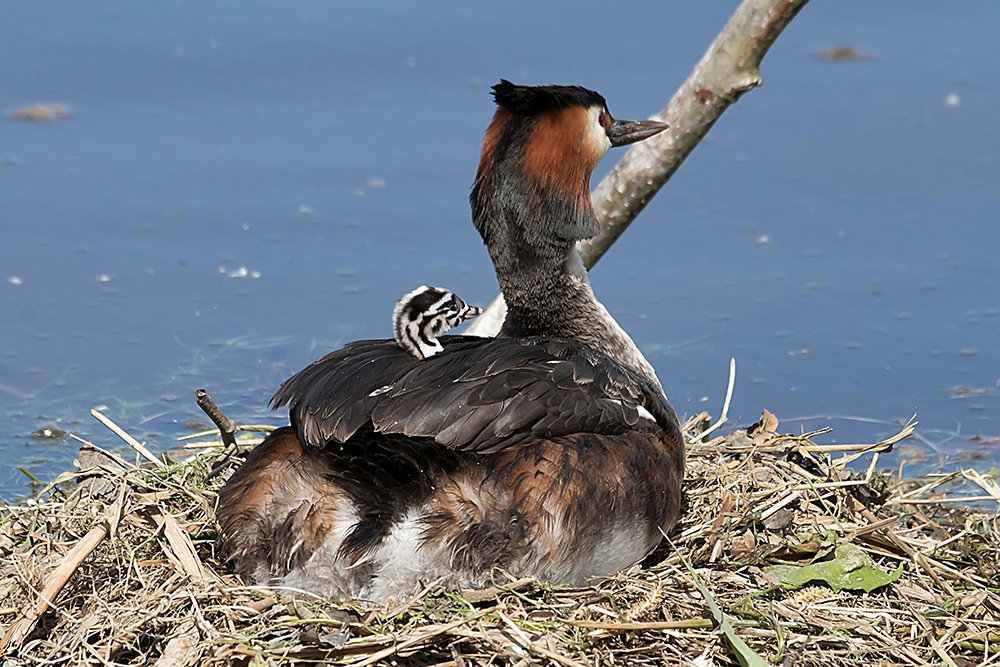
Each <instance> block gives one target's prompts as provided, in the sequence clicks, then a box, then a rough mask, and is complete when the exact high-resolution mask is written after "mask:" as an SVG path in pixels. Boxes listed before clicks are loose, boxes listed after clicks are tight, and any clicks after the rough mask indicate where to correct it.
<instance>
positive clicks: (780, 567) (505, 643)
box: [0, 411, 1000, 667]
mask: <svg viewBox="0 0 1000 667" xmlns="http://www.w3.org/2000/svg"><path fill="white" fill-rule="evenodd" d="M723 414H725V413H723ZM95 416H97V415H95ZM100 417H103V415H100ZM100 417H99V418H100ZM104 420H106V417H104V418H103V419H102V421H104ZM708 421H709V419H708V415H707V414H704V413H703V414H701V415H696V416H694V417H692V418H691V419H689V420H688V421H687V422H686V423H685V425H684V430H685V434H686V437H687V438H688V464H687V473H686V477H685V483H684V488H685V493H686V508H685V511H684V515H683V518H682V521H681V524H680V525H679V526H678V527H677V529H675V530H674V531H673V532H672V533H671V534H670V536H669V538H668V539H667V540H664V542H663V544H662V545H661V547H659V548H658V549H657V550H656V551H655V552H654V553H653V554H651V555H650V556H649V557H647V558H646V559H645V560H644V561H643V563H641V564H639V565H636V566H634V567H632V568H630V569H628V570H627V571H625V572H621V573H620V574H618V575H617V576H614V577H612V578H610V579H608V580H605V581H603V582H600V583H596V584H595V585H594V586H592V587H589V588H565V587H554V586H550V585H547V584H544V583H539V582H537V581H534V580H532V579H517V578H516V577H513V576H508V575H506V574H505V573H502V572H497V573H496V576H495V584H494V587H493V588H489V589H485V590H461V589H460V588H459V587H458V586H457V585H456V583H455V582H453V581H444V580H441V581H433V582H426V587H425V589H424V590H423V591H421V592H420V593H419V594H417V595H415V596H414V597H412V598H410V599H401V600H390V602H389V604H388V605H386V607H385V608H382V609H375V610H372V609H366V608H364V607H363V606H361V605H358V604H354V603H351V602H337V601H331V600H322V599H316V598H314V597H312V596H310V595H308V594H305V593H300V594H296V595H290V594H288V591H272V590H267V589H263V588H260V587H249V586H247V585H245V584H244V582H242V581H241V580H240V579H239V578H238V577H236V576H235V575H233V574H232V573H231V572H230V571H229V569H228V567H227V565H226V563H225V562H224V560H223V559H222V557H221V556H220V554H219V553H218V551H217V528H216V523H215V520H214V506H215V498H216V492H217V491H218V489H219V487H220V486H221V485H222V484H223V483H224V480H225V479H226V478H227V477H228V475H229V474H231V473H232V471H233V470H234V469H235V468H236V466H237V465H238V464H239V462H240V460H241V457H240V455H239V453H238V452H239V451H245V448H246V447H248V446H250V445H251V444H253V443H254V440H252V438H247V439H245V440H240V441H239V442H240V444H241V447H240V448H235V447H233V446H230V447H229V448H228V449H227V447H226V446H224V445H223V444H222V443H221V442H209V443H199V444H192V445H186V446H185V447H184V448H183V449H182V450H181V451H182V455H177V454H176V453H175V454H174V456H173V457H172V458H174V459H176V460H174V461H171V460H170V458H157V457H153V456H152V455H151V454H149V453H148V452H145V453H143V458H144V459H148V460H145V461H144V462H143V464H142V465H138V464H136V463H130V462H128V461H126V460H125V459H124V458H122V457H120V456H118V455H116V454H113V453H110V452H108V451H105V450H102V449H100V448H98V447H96V446H94V445H92V444H90V443H87V444H85V445H84V447H83V448H82V449H81V450H80V455H79V457H78V460H77V463H78V465H79V467H80V470H78V471H75V472H70V473H66V474H64V475H62V476H60V478H59V479H57V481H56V482H55V483H53V484H52V485H50V486H49V487H48V488H47V489H46V490H45V491H44V492H43V493H42V494H40V495H39V496H38V499H37V500H31V501H27V502H24V503H20V504H17V505H11V506H8V507H5V508H3V510H2V513H0V637H2V649H0V655H2V656H3V657H2V658H0V665H82V664H93V665H157V666H158V667H167V666H170V667H180V666H181V665H206V666H211V665H254V666H258V665H291V664H315V663H317V662H326V663H330V664H348V665H355V666H356V667H363V666H366V665H376V664H379V665H381V664H385V665H437V666H439V667H445V666H446V665H447V666H454V667H473V666H485V665H496V666H503V665H508V666H517V667H522V666H526V665H535V664H558V665H564V666H577V665H579V666H583V665H588V666H592V667H597V666H599V665H615V664H627V665H642V664H650V665H663V664H671V665H673V664H678V665H680V664H685V665H689V664H695V665H711V664H718V665H737V664H741V665H754V666H756V665H767V664H781V665H784V666H787V667H791V666H792V665H838V666H842V665H871V664H908V665H927V664H946V665H949V666H956V665H957V666H958V667H965V666H966V665H970V666H971V665H987V664H990V665H1000V576H998V569H1000V566H998V561H1000V518H998V513H997V507H998V503H1000V486H998V485H997V482H996V479H995V476H994V477H990V476H988V475H985V474H980V473H978V472H975V471H971V470H966V471H961V472H958V473H954V474H951V475H943V474H942V475H934V476H929V477H925V478H921V479H909V480H898V479H892V478H889V477H886V476H884V475H882V474H880V473H878V472H876V464H877V461H878V457H879V454H880V453H881V452H885V451H888V450H890V449H891V448H892V446H893V444H895V443H896V442H899V441H900V440H903V439H905V438H907V437H909V436H911V435H912V433H913V425H912V424H910V425H906V426H905V427H903V428H902V430H901V431H900V432H899V433H898V434H897V435H895V436H894V437H892V438H890V439H888V440H885V441H883V442H879V443H876V444H874V445H823V444H817V440H818V439H820V438H819V436H821V435H822V434H823V433H825V432H827V431H828V429H824V430H822V431H818V432H814V433H808V434H804V435H789V434H782V433H779V432H778V421H777V419H776V418H774V416H773V415H771V414H770V413H768V412H767V411H765V412H764V415H763V417H762V419H761V421H760V422H758V423H757V424H754V425H753V426H751V427H750V428H749V429H747V430H734V431H732V432H730V433H728V434H726V435H721V436H717V437H712V435H711V433H712V432H717V431H718V427H719V426H720V425H721V423H722V422H724V419H720V420H719V421H718V422H716V424H715V425H714V426H709V423H708ZM106 423H107V424H109V427H110V426H113V424H111V423H110V422H109V421H106ZM115 428H117V427H115ZM116 432H118V433H119V434H120V435H121V436H122V437H123V438H125V439H126V440H131V438H129V437H128V436H127V434H125V433H124V432H123V431H120V429H119V430H118V431H116ZM130 444H133V447H136V446H138V447H140V448H141V445H139V443H135V441H134V440H133V441H131V443H130ZM137 451H138V450H137ZM137 460H139V459H138V457H137ZM153 461H156V463H153ZM852 461H857V463H855V464H854V468H855V469H859V470H863V472H860V473H859V472H855V470H854V469H852V467H849V466H848V464H849V463H851V462H852ZM864 464H867V467H865V465H864ZM859 466H860V467H859Z"/></svg>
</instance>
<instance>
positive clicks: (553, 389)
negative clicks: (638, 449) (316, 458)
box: [271, 336, 676, 453]
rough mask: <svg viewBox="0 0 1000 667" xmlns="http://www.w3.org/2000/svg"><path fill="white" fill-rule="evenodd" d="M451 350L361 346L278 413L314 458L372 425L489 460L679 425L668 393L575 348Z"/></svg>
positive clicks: (314, 370) (449, 346) (314, 373)
mask: <svg viewBox="0 0 1000 667" xmlns="http://www.w3.org/2000/svg"><path fill="white" fill-rule="evenodd" d="M441 340H442V343H443V344H444V351H443V352H441V353H439V354H437V355H435V356H433V357H430V358H429V359H425V360H418V359H416V358H415V357H413V356H412V355H410V354H409V353H407V352H404V351H403V350H401V349H399V347H398V346H397V345H396V344H395V341H392V340H385V341H358V342H355V343H351V344H349V345H346V346H345V347H344V348H342V349H340V350H337V351H336V352H333V353H331V354H328V355H327V356H325V357H323V358H322V359H320V360H319V361H317V362H315V363H313V364H311V365H310V366H308V367H307V368H305V369H303V370H302V371H300V372H299V373H297V374H296V375H294V376H293V377H291V378H289V379H288V380H287V381H286V382H285V383H284V384H283V385H282V386H281V388H280V389H279V390H278V392H277V393H276V394H275V396H274V398H273V399H271V403H272V406H274V407H275V408H277V407H281V406H284V405H288V406H289V412H290V416H291V421H292V424H293V425H295V427H296V428H297V430H298V432H299V436H300V438H301V439H302V441H303V442H304V443H305V444H306V445H307V446H309V447H314V448H322V447H326V446H327V445H328V444H330V443H343V442H345V441H346V440H347V439H348V438H350V437H351V436H352V435H353V434H354V433H355V432H356V431H357V430H358V429H359V428H361V427H362V426H364V425H365V424H366V423H368V422H371V424H372V426H373V427H374V429H375V431H376V432H382V433H402V434H405V435H408V436H411V437H426V438H433V439H434V440H436V441H437V442H438V443H440V444H442V445H444V446H447V447H450V448H453V449H460V450H467V451H478V452H484V453H486V452H494V451H498V450H501V449H504V448H505V447H509V446H512V445H515V444H517V443H520V442H523V441H525V440H527V439H530V438H538V437H545V438H553V437H558V436H563V435H571V434H574V433H597V434H605V435H617V434H620V433H624V432H626V431H629V430H642V431H648V432H652V433H661V432H662V430H663V428H665V427H667V426H668V424H676V416H675V415H674V413H673V410H672V409H671V408H670V406H669V404H668V403H667V400H666V397H665V396H663V393H662V391H661V390H660V389H659V387H658V386H654V385H652V384H651V383H649V382H648V381H646V380H644V379H643V378H642V377H640V376H639V375H638V374H636V373H634V372H632V371H630V370H629V369H627V368H625V367H622V366H621V365H619V364H617V363H615V362H614V361H613V360H611V359H609V358H608V357H606V356H604V355H600V354H597V353H594V352H592V351H590V350H588V349H586V348H583V347H581V346H578V345H576V344H573V343H571V342H568V341H565V340H561V339H545V338H537V339H524V340H522V339H517V340H515V339H502V338H501V339H489V338H476V337H467V336H444V337H442V339H441ZM640 407H642V408H644V409H645V411H647V412H648V413H649V414H652V415H653V416H654V419H653V420H650V419H649V418H648V414H643V413H641V412H640Z"/></svg>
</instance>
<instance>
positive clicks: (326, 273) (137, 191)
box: [0, 0, 1000, 498]
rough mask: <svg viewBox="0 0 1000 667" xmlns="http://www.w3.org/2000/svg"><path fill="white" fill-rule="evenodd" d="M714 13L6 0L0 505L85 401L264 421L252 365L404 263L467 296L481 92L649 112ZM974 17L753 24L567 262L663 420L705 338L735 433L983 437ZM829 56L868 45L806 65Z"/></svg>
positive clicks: (165, 429)
mask: <svg viewBox="0 0 1000 667" xmlns="http://www.w3.org/2000/svg"><path fill="white" fill-rule="evenodd" d="M735 6H736V3H735V2H704V3H659V4H655V3H639V2H632V3H629V2H625V3H617V4H613V5H609V4H608V3H573V4H572V6H570V5H555V4H553V5H547V4H539V3H531V4H528V3H504V4H503V5H502V6H497V7H488V6H485V5H481V4H478V3H459V2H442V3H434V4H430V3H387V2H366V3H336V2H284V3H263V2H247V1H241V2H212V3H203V2H198V3H195V2H169V3H168V2H111V1H105V2H100V1H96V0H95V1H94V2H88V3H58V4H57V3H50V2H23V1H22V2H14V3H6V4H5V7H4V9H5V12H4V14H5V16H4V20H3V21H2V22H0V62H2V63H3V65H2V66H0V109H3V110H4V111H5V112H9V111H12V110H13V109H15V108H18V107H20V106H23V105H27V104H31V103H34V102H38V101H46V102H58V103H63V104H66V105H68V106H69V107H70V109H71V111H72V117H71V118H69V119H66V120H63V121H61V122H58V123H32V122H24V121H13V120H9V119H7V118H6V117H4V118H2V119H0V240H2V243H0V312H2V313H3V316H2V317H0V497H4V498H10V497H16V496H21V495H24V494H26V493H28V491H29V486H28V479H27V477H25V476H24V475H23V474H22V473H21V472H20V471H19V470H18V469H17V466H24V467H26V468H27V469H29V470H30V471H31V472H32V473H34V474H35V475H36V476H37V477H39V478H40V479H42V480H43V481H44V480H47V479H51V478H52V477H53V476H54V475H55V474H57V473H58V472H59V471H61V470H63V469H66V468H67V467H69V466H70V465H71V463H72V460H73V457H74V454H75V451H76V449H77V446H78V443H76V442H75V441H74V440H71V439H70V438H69V437H68V436H66V437H62V438H57V439H52V440H45V439H37V438H34V437H32V435H31V434H32V433H33V432H35V431H37V430H38V429H40V428H47V427H48V428H52V427H54V428H57V429H60V430H65V431H72V432H75V433H77V434H79V435H80V436H81V437H84V438H87V439H91V440H94V441H95V442H97V443H98V444H101V445H104V446H109V447H117V446H118V443H117V441H116V439H115V438H114V436H112V435H111V434H110V433H109V432H107V431H106V430H105V429H104V427H103V426H101V425H100V424H98V423H97V422H96V421H94V420H93V419H92V418H91V416H90V414H89V413H90V409H91V408H95V407H100V408H102V409H103V410H104V411H105V412H106V414H108V415H109V416H110V417H111V418H112V419H114V420H115V421H117V422H118V423H119V424H121V425H122V426H124V427H126V428H128V430H130V432H132V433H133V434H134V435H135V436H136V437H137V438H139V439H140V440H143V441H145V442H147V443H148V444H149V445H150V446H151V447H152V448H153V449H155V450H163V449H167V448H169V447H172V446H174V445H175V443H176V438H177V437H179V436H182V435H185V434H187V433H189V432H190V429H192V428H198V427H199V424H204V423H205V421H206V420H205V418H204V416H203V415H202V414H201V413H200V411H199V410H198V409H197V407H196V406H195V403H194V391H195V390H196V389H198V388H201V387H204V388H206V389H208V391H209V393H210V394H211V395H212V396H213V397H214V398H215V399H216V401H217V402H218V403H219V404H220V405H221V406H222V407H223V409H224V410H225V411H226V412H227V413H228V414H229V415H230V416H231V417H233V418H234V419H237V420H240V421H244V422H250V423H270V424H275V425H277V424H280V423H282V422H283V420H284V419H285V416H284V415H283V414H272V413H270V412H269V411H268V410H267V407H266V403H267V400H268V398H269V397H270V396H271V394H272V393H273V391H274V390H275V389H276V388H277V387H278V385H279V384H280V382H281V381H282V380H283V379H285V378H286V377H288V376H289V375H290V374H292V373H293V372H295V371H296V370H298V369H299V368H301V367H302V366H304V365H306V364H307V363H309V362H310V361H312V360H314V359H315V358H317V357H319V356H320V355H322V354H324V353H325V352H327V351H328V350H330V349H333V348H336V347H338V346H340V345H341V344H342V343H344V342H346V341H348V340H351V339H354V338H362V337H385V336H388V335H389V334H390V326H389V317H390V313H391V310H392V305H393V303H394V302H395V299H396V298H397V297H399V296H400V295H401V294H403V293H405V292H407V291H409V290H410V289H412V288H413V287H415V286H417V285H420V284H423V283H429V284H437V285H442V286H447V287H451V288H454V289H456V291H458V292H459V293H460V294H461V295H462V296H463V297H464V298H465V299H466V300H467V301H469V302H471V303H477V304H480V305H485V304H486V303H487V302H489V301H490V300H491V299H492V298H493V296H494V295H495V293H496V281H495V279H494V276H493V273H492V268H491V266H490V264H489V260H488V258H487V255H486V252H485V250H484V248H483V247H482V244H481V242H480V240H479V238H478V236H477V235H476V233H475V231H474V230H473V228H472V226H471V224H470V221H469V211H468V202H467V196H468V191H469V187H470V185H471V182H472V178H473V176H474V173H475V168H476V162H477V159H478V152H479V142H480V140H481V138H482V133H483V131H484V129H485V127H486V125H487V123H488V122H489V119H490V116H491V114H492V108H493V106H492V102H491V100H490V97H489V95H488V87H489V85H491V84H492V83H495V82H496V81H497V80H499V78H500V77H505V78H509V79H512V80H514V81H517V82H521V83H532V84H545V83H575V84H580V85H585V86H587V87H590V88H594V89H596V90H598V91H600V92H601V93H603V94H604V95H605V97H606V98H607V99H608V102H609V106H610V108H611V111H612V113H613V114H615V115H616V116H617V117H621V118H630V117H645V116H647V115H649V114H651V113H653V112H655V111H657V110H659V109H660V108H661V107H662V106H663V105H664V104H665V103H666V102H667V100H668V99H669V97H670V96H671V95H672V93H673V91H674V90H675V88H676V87H677V86H678V85H680V83H681V82H682V81H683V80H684V78H685V77H686V76H687V75H688V73H689V72H690V70H691V68H692V67H693V65H694V64H695V63H696V62H697V61H698V60H699V59H700V57H701V55H702V54H703V53H704V51H705V49H706V48H707V46H708V44H709V43H710V42H711V40H712V38H713V37H714V36H715V34H716V33H717V32H718V30H719V29H720V28H721V27H722V25H723V24H724V23H725V21H726V20H727V19H728V17H729V15H730V14H731V12H732V10H733V8H734V7H735ZM998 21H1000V4H998V3H996V2H992V1H989V0H984V1H983V2H966V3H962V4H961V5H959V6H949V5H947V3H930V2H925V3H917V4H914V3H911V2H902V1H901V0H900V1H896V2H881V3H870V2H845V1H842V2H835V3H834V2H820V1H819V0H816V1H815V2H813V3H812V4H810V5H809V6H807V7H806V8H805V9H804V10H803V11H802V12H801V14H800V15H799V16H798V17H797V18H796V19H795V21H794V22H793V23H792V25H791V26H790V27H789V29H788V30H787V31H786V32H785V34H783V35H782V36H781V37H780V38H779V40H778V42H777V43H776V44H775V46H774V47H773V48H772V49H771V52H770V53H769V54H768V56H767V58H766V59H765V61H764V64H763V76H764V80H765V85H764V87H763V88H760V89H758V90H755V91H752V92H750V93H749V94H747V95H746V96H745V97H744V98H743V99H741V100H740V102H739V103H738V104H737V105H735V106H734V107H732V108H731V109H730V110H729V111H728V112H727V113H726V114H725V115H724V116H723V118H722V119H721V120H720V121H719V122H718V124H717V125H716V126H715V128H714V129H713V130H712V131H711V133H710V135H709V137H708V139H707V140H706V141H705V142H704V143H703V145H702V146H700V147H699V148H698V149H697V150H696V151H695V152H694V154H693V155H692V156H691V158H690V159H689V160H688V161H687V163H686V164H685V165H684V166H683V167H682V168H681V170H680V171H679V172H678V173H677V174H676V176H675V177H674V178H673V179H672V181H671V182H670V183H669V184H668V185H667V186H666V188H665V189H664V190H663V191H662V192H661V193H660V194H659V195H658V196H657V197H656V199H655V200H654V201H653V203H652V204H651V205H650V206H649V207H648V208H647V210H646V211H645V212H644V213H643V214H642V216H641V217H640V218H639V220H638V221H637V222H636V223H635V224H634V225H633V226H632V228H631V229H630V230H629V232H628V233H627V234H626V235H625V236H624V237H622V239H621V240H620V241H619V243H618V244H617V245H616V246H615V247H614V248H613V250H612V251H611V252H610V253H609V254H608V255H607V256H606V257H605V258H604V259H603V260H602V261H601V263H600V264H599V265H598V266H597V267H596V268H595V270H594V271H593V273H592V282H593V284H594V288H595V291H596V292H597V293H598V296H599V297H600V298H602V300H603V301H604V302H605V304H606V305H607V306H608V308H609V309H610V310H611V312H612V313H613V314H614V315H615V316H616V317H617V318H618V319H619V321H620V322H621V324H622V325H623V326H624V327H625V328H626V330H628V331H629V332H630V333H631V334H632V336H633V337H634V338H635V340H636V342H637V343H638V344H639V346H640V347H641V348H642V349H643V350H644V351H645V352H646V353H647V355H648V356H649V357H650V359H651V361H652V362H653V364H654V365H655V366H656V368H657V371H658V373H659V375H660V378H661V380H662V381H663V384H664V386H665V388H666V390H667V393H668V395H669V396H670V398H671V400H672V402H673V403H674V404H675V406H676V407H677V409H678V411H679V412H681V413H692V412H697V411H701V410H709V411H710V412H712V413H713V414H718V412H719V409H720V408H721V404H722V400H723V397H724V393H725V386H726V379H727V372H728V363H729V358H730V357H732V356H735V357H736V359H737V363H738V368H739V373H738V378H737V383H736V390H735V395H734V399H733V406H732V409H731V411H730V416H731V418H733V419H734V420H738V422H739V423H740V424H742V425H744V426H745V425H747V424H749V423H751V422H753V421H755V420H756V419H757V417H758V416H759V414H760V410H761V408H768V409H769V410H771V411H773V412H775V413H776V414H777V415H778V416H779V417H780V418H782V420H783V428H785V429H788V430H798V429H800V428H802V429H807V430H809V429H813V428H818V427H820V426H823V425H826V424H831V425H832V426H834V428H835V431H834V432H833V433H832V434H830V435H828V436H824V438H826V439H827V441H830V440H837V441H840V442H845V441H866V442H871V441H874V440H875V439H878V438H881V437H884V436H886V435H889V434H891V433H893V432H895V430H896V429H897V425H896V423H895V422H896V420H899V419H902V420H907V419H909V418H910V417H911V415H912V414H913V413H914V411H915V410H918V411H919V414H918V419H919V420H920V422H921V425H920V430H919V432H920V433H921V435H922V436H923V437H924V438H926V440H928V441H930V442H931V443H932V444H933V445H934V446H935V447H937V448H939V449H941V450H942V451H944V452H945V453H946V455H947V457H948V458H949V460H953V459H955V458H956V457H957V458H958V459H959V460H967V461H968V460H971V461H972V464H973V465H976V466H978V467H983V468H988V467H989V466H990V465H992V464H994V463H995V462H996V461H998V460H1000V444H998V440H997V438H998V436H1000V402H998V395H1000V345H998V341H1000V289H998V288H1000V262H998V261H997V255H998V252H1000V225H998V224H997V218H998V216H997V212H998V210H1000V194H998V193H1000V190H998V187H997V184H998V176H1000V173H998V172H1000V130H998V124H997V123H996V109H997V108H1000V87H998V85H997V81H1000V59H998V58H997V57H996V54H997V52H996V44H995V34H994V31H993V30H991V27H992V26H995V25H998ZM843 45H851V46H854V47H855V48H856V49H857V50H859V51H860V52H862V53H863V54H866V55H869V56H870V59H863V60H858V61H853V62H828V61H823V60H821V59H819V58H818V57H817V56H816V51H817V50H820V49H824V48H829V47H836V46H843ZM949 96H952V97H951V99H950V103H949V102H948V100H949ZM620 155H621V153H620V152H614V153H612V154H610V155H609V157H608V158H606V160H605V163H604V164H602V166H601V167H600V168H599V172H600V173H599V174H598V175H597V176H596V178H599V177H600V176H601V175H603V173H604V172H606V170H607V169H609V168H610V166H611V165H612V164H613V163H614V161H615V160H616V159H618V157H620ZM595 183H596V180H595ZM920 448H923V449H927V445H926V443H922V442H914V443H913V447H911V453H910V454H909V455H910V456H913V457H917V458H919V456H917V454H915V453H914V452H916V451H917V450H919V449H920ZM959 452H962V453H961V454H959ZM970 452H971V453H970Z"/></svg>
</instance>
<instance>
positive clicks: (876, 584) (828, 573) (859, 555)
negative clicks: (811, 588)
mask: <svg viewBox="0 0 1000 667" xmlns="http://www.w3.org/2000/svg"><path fill="white" fill-rule="evenodd" d="M767 571H768V572H769V573H770V574H772V575H774V576H775V577H777V579H778V581H779V582H780V583H781V585H782V586H784V587H785V588H787V589H789V590H795V589H797V588H802V587H803V586H805V585H806V584H808V583H809V582H811V581H816V580H820V581H824V582H826V584H827V585H828V586H829V587H830V588H832V589H833V590H835V591H839V590H842V589H848V590H858V589H861V590H863V591H864V592H866V593H871V592H872V591H873V590H875V589H876V588H880V587H882V586H885V585H886V584H891V583H892V582H894V581H896V580H897V579H899V576H900V575H901V574H902V573H903V564H902V563H900V565H899V567H898V568H896V571H895V572H892V573H888V572H884V571H882V570H880V569H878V568H877V567H875V563H874V561H872V559H871V557H870V556H869V555H868V554H866V553H865V552H864V551H862V550H861V549H859V548H858V547H857V546H855V545H853V544H850V543H847V544H841V545H840V546H839V547H837V549H836V550H835V551H834V558H833V560H827V561H821V562H819V563H812V564H811V565H804V566H801V567H799V566H796V565H772V566H771V567H770V568H768V570H767Z"/></svg>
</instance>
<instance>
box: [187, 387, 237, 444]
mask: <svg viewBox="0 0 1000 667" xmlns="http://www.w3.org/2000/svg"><path fill="white" fill-rule="evenodd" d="M194 396H195V400H196V401H197V402H198V407H199V408H201V409H202V411H203V412H204V413H205V414H206V415H208V418H209V419H211V420H212V423H213V424H215V425H216V426H218V427H219V433H221V434H222V442H223V443H224V444H225V445H226V446H227V447H236V437H235V433H236V431H237V429H236V422H234V421H233V420H232V419H230V418H229V417H227V416H226V415H225V414H223V412H222V410H221V409H219V406H218V405H216V404H215V401H213V400H212V397H211V396H209V395H208V392H207V391H205V390H204V389H199V390H198V391H196V392H195V393H194Z"/></svg>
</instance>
